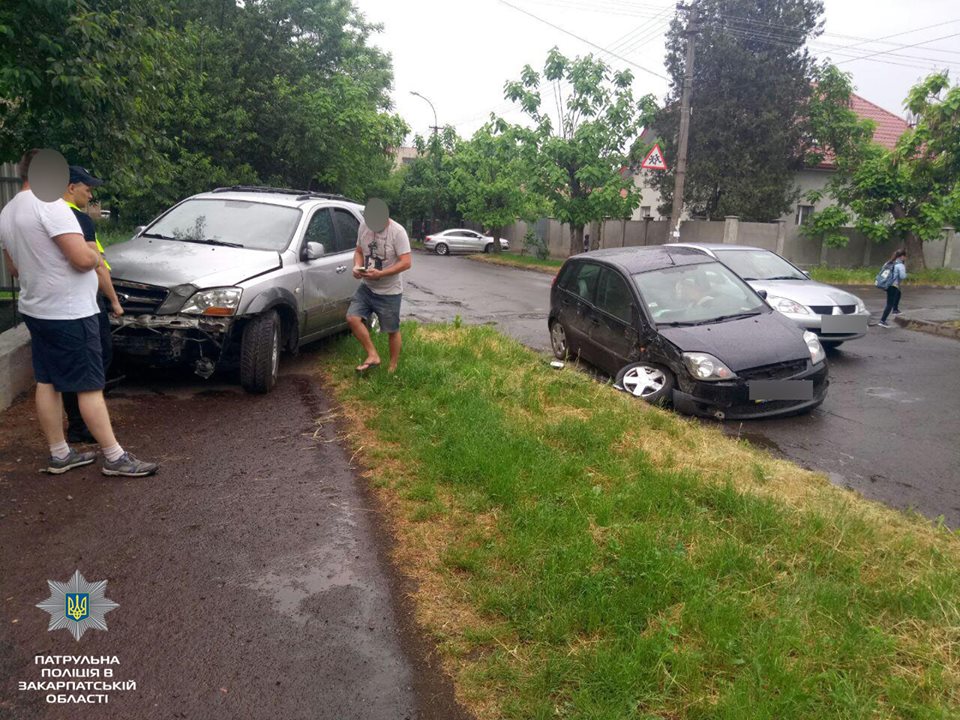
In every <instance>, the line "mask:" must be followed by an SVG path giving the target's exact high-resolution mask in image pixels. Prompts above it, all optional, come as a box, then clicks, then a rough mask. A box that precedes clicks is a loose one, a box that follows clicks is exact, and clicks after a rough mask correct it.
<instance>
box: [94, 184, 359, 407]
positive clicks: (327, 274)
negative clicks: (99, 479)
mask: <svg viewBox="0 0 960 720" xmlns="http://www.w3.org/2000/svg"><path fill="white" fill-rule="evenodd" d="M362 210H363V207H362V206H361V205H359V204H358V203H355V202H353V201H351V200H348V199H347V198H345V197H342V196H339V195H326V194H319V193H310V192H305V191H302V190H284V189H277V188H264V187H249V186H238V187H230V188H218V189H217V190H214V191H213V192H208V193H202V194H200V195H194V196H193V197H190V198H187V199H186V200H183V201H182V202H180V203H178V204H177V205H174V206H173V207H172V208H170V209H169V210H167V211H166V212H165V213H164V214H163V215H161V216H160V217H159V218H157V219H156V220H154V221H153V222H152V223H151V224H150V225H147V226H144V227H142V228H138V229H137V234H136V235H135V236H134V237H133V239H131V240H129V241H127V242H125V243H122V244H120V245H115V246H112V247H110V248H109V250H108V252H107V260H108V262H109V263H110V265H111V267H112V275H113V284H114V286H115V287H116V289H117V294H118V295H119V297H120V304H121V305H122V306H123V308H124V311H125V313H124V315H123V316H122V317H119V318H116V317H114V318H112V319H111V321H112V322H113V324H114V335H113V337H114V350H115V353H116V355H117V356H118V358H119V359H121V360H127V361H133V362H140V363H144V364H148V365H151V366H170V365H187V366H192V367H193V369H194V371H195V372H196V373H197V374H198V375H200V376H201V377H204V378H208V377H210V376H211V375H212V374H213V373H214V371H216V370H217V369H218V368H223V369H226V370H230V369H233V370H236V369H239V372H240V383H241V384H242V385H243V387H244V388H246V389H247V390H248V391H250V392H255V393H266V392H269V391H270V390H271V389H272V388H273V386H274V385H275V384H276V382H277V371H278V367H279V361H280V353H281V352H282V351H284V350H286V351H290V352H296V351H297V350H298V349H299V348H300V347H301V346H302V345H304V344H306V343H308V342H311V341H313V340H317V339H319V338H322V337H324V336H326V335H330V334H332V333H335V332H338V331H341V330H344V329H346V327H347V325H346V320H345V315H346V310H347V306H348V305H349V303H350V299H351V297H352V296H353V293H354V291H355V290H356V289H357V286H358V284H359V280H355V279H354V277H353V274H352V272H351V270H352V267H353V252H354V247H355V246H356V242H357V230H358V229H359V226H360V222H361V220H362Z"/></svg>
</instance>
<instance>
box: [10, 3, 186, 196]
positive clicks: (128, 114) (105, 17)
mask: <svg viewBox="0 0 960 720" xmlns="http://www.w3.org/2000/svg"><path fill="white" fill-rule="evenodd" d="M173 18H174V13H173V11H172V9H171V8H170V7H169V4H168V3H164V2H161V1H160V0H125V1H124V2H120V1H119V0H114V1H112V2H111V1H104V2H89V1H88V0H8V1H7V2H4V3H2V4H0V37H2V38H3V41H2V42H0V157H3V158H5V159H11V160H15V159H18V158H19V157H20V155H21V154H22V153H23V151H24V150H26V149H28V148H30V147H54V148H57V149H58V150H60V151H61V152H62V153H63V154H64V155H65V156H66V157H67V159H68V160H69V161H70V162H75V163H82V164H84V165H88V166H91V167H93V168H96V169H97V170H98V171H99V172H101V173H105V174H106V173H109V177H110V180H111V185H112V186H113V187H114V188H118V189H124V188H126V189H130V188H134V187H135V186H136V185H137V184H138V183H142V181H143V175H142V173H143V171H144V169H145V168H148V167H152V168H153V169H154V170H155V171H158V172H160V173H161V174H169V173H170V172H171V168H170V167H169V163H168V162H167V158H166V156H165V153H166V152H167V151H169V150H170V148H171V147H172V143H171V141H170V139H169V138H167V137H164V136H163V135H161V134H158V133H156V132H155V131H154V130H155V118H157V117H158V116H161V115H163V114H164V113H166V112H169V111H170V110H171V108H172V107H173V106H174V105H175V103H176V102H177V97H176V88H177V86H178V84H179V82H180V80H181V77H182V70H183V64H182V53H181V52H180V49H181V48H182V47H183V46H182V43H181V37H180V35H179V34H178V33H177V31H176V29H175V28H174V27H173Z"/></svg>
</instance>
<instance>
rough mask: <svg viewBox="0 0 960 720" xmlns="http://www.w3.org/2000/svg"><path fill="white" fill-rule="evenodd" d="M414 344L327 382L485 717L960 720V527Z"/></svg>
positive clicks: (410, 332) (341, 363) (468, 334)
mask: <svg viewBox="0 0 960 720" xmlns="http://www.w3.org/2000/svg"><path fill="white" fill-rule="evenodd" d="M376 342H377V343H378V345H379V346H380V352H381V353H383V354H384V356H385V353H386V347H385V345H386V343H385V337H384V336H382V335H380V336H377V338H376ZM404 343H405V344H404V356H403V360H402V364H401V367H400V370H399V371H398V373H397V374H396V375H395V376H389V375H387V374H386V373H385V372H375V373H372V374H370V375H369V376H368V377H363V378H357V377H356V376H355V374H354V371H353V367H354V365H355V364H356V362H357V361H358V360H359V359H360V356H361V353H360V351H359V349H358V346H357V345H356V343H355V342H353V341H352V340H350V339H345V340H344V341H342V342H337V343H334V344H332V345H331V347H330V351H329V354H328V355H327V356H326V357H325V358H324V364H325V368H326V369H325V370H324V373H325V374H326V376H327V378H328V379H329V381H330V382H331V384H332V386H333V388H334V390H335V392H336V393H337V395H338V397H339V399H340V401H341V404H342V407H343V412H344V413H345V415H346V417H347V418H348V421H349V425H350V438H351V442H352V443H353V444H354V447H355V453H356V457H358V458H360V460H361V461H362V463H363V464H364V466H365V467H367V468H369V470H368V471H366V472H365V475H366V477H367V478H368V479H369V481H370V482H371V483H372V485H373V486H374V487H375V488H376V491H377V493H378V496H379V497H380V499H381V501H382V503H383V507H384V508H385V510H386V513H387V516H388V518H389V522H390V523H391V530H392V532H393V534H394V537H395V538H396V545H395V551H394V552H395V555H394V560H395V562H396V563H397V565H398V567H399V568H400V569H401V571H402V572H404V573H406V574H407V575H408V576H410V577H411V578H413V579H414V580H415V581H416V583H417V587H418V590H417V592H416V593H415V595H414V602H415V605H416V613H417V620H418V622H419V624H420V625H421V627H422V628H424V630H425V631H426V632H428V633H429V634H430V635H431V636H432V637H433V638H434V639H435V641H436V642H437V645H438V647H439V649H440V652H441V654H442V657H443V658H444V662H445V665H446V669H447V671H448V672H449V673H450V674H451V676H452V677H453V678H454V682H455V686H456V688H457V693H458V697H459V698H460V699H461V701H463V702H464V703H465V704H466V705H467V706H469V707H470V708H471V709H472V710H473V711H474V712H475V713H476V715H477V717H482V718H484V719H487V718H518V719H519V718H524V719H529V718H543V719H546V718H558V717H559V718H597V719H600V718H602V719H604V720H607V719H612V718H648V719H652V718H691V719H693V718H697V719H699V718H729V719H730V720H734V719H735V720H745V719H749V718H777V719H778V720H788V719H791V718H797V719H799V718H804V719H807V718H821V719H822V718H837V719H839V718H905V717H910V718H948V717H950V718H953V717H958V716H960V653H958V651H957V649H958V641H960V610H958V604H957V603H958V598H960V536H958V535H957V534H954V533H952V532H951V531H949V530H947V529H945V528H943V527H935V526H933V525H931V524H930V523H928V522H926V521H924V520H922V519H921V518H918V517H916V516H909V515H905V514H901V513H898V512H895V511H892V510H889V509H887V508H885V507H883V506H880V505H878V504H875V503H872V502H868V501H865V500H863V499H861V498H859V497H858V496H856V495H854V494H852V493H849V492H846V491H843V490H841V489H839V488H836V487H834V486H832V485H831V484H829V483H828V482H827V481H826V479H825V478H823V477H822V476H819V475H815V474H813V473H809V472H806V471H804V470H802V469H800V468H798V467H796V466H795V465H793V464H791V463H786V462H783V461H779V460H776V459H774V458H772V457H770V456H769V455H767V454H766V453H764V452H762V451H759V450H756V449H754V448H752V447H751V446H749V445H748V444H746V443H744V442H738V441H736V440H732V439H728V438H725V437H724V436H723V435H722V434H721V433H720V432H719V431H717V430H716V429H713V428H708V427H705V426H702V425H700V424H699V423H697V422H695V421H692V420H687V419H682V418H680V417H678V416H675V415H673V414H672V413H670V412H668V411H663V410H660V409H657V408H653V407H649V406H646V405H644V404H641V403H640V402H638V401H636V400H634V399H633V398H631V397H628V396H627V395H625V394H623V393H618V392H616V391H613V390H612V389H611V388H610V387H609V386H604V385H602V384H598V383H597V382H595V381H592V380H590V379H589V378H587V377H586V376H585V375H584V374H582V373H578V372H576V371H575V370H573V368H571V367H569V366H568V368H566V369H564V370H562V371H555V370H552V369H551V368H550V367H549V365H548V364H547V363H546V362H545V361H544V360H543V359H542V358H540V357H538V356H537V355H535V354H534V353H533V352H531V351H529V350H527V349H525V348H523V347H522V346H520V345H519V344H518V343H516V342H514V341H513V340H510V339H507V338H505V337H504V336H502V335H500V334H499V333H497V332H496V331H495V330H493V329H491V328H487V327H456V326H448V325H441V326H417V325H414V324H405V326H404Z"/></svg>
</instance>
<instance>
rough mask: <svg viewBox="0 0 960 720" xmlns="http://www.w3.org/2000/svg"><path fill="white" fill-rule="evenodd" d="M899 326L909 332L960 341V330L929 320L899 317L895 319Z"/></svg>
mask: <svg viewBox="0 0 960 720" xmlns="http://www.w3.org/2000/svg"><path fill="white" fill-rule="evenodd" d="M893 320H894V322H895V323H897V325H899V326H900V327H904V328H907V329H909V330H917V331H919V332H925V333H927V334H929V335H939V336H941V337H949V338H953V339H954V340H960V328H956V327H950V326H949V325H946V324H945V323H935V322H930V321H929V320H910V319H909V318H901V317H897V318H894V319H893Z"/></svg>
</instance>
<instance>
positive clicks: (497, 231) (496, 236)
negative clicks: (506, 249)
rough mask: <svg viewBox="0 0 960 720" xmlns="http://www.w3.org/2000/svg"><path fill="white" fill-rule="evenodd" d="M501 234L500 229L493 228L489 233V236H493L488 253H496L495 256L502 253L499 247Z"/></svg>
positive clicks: (501, 230) (501, 229)
mask: <svg viewBox="0 0 960 720" xmlns="http://www.w3.org/2000/svg"><path fill="white" fill-rule="evenodd" d="M501 233H503V228H502V227H495V228H494V229H493V232H492V233H491V235H493V247H492V248H490V252H492V253H496V254H497V255H499V254H500V253H501V252H502V251H503V248H501V247H500V235H501Z"/></svg>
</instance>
